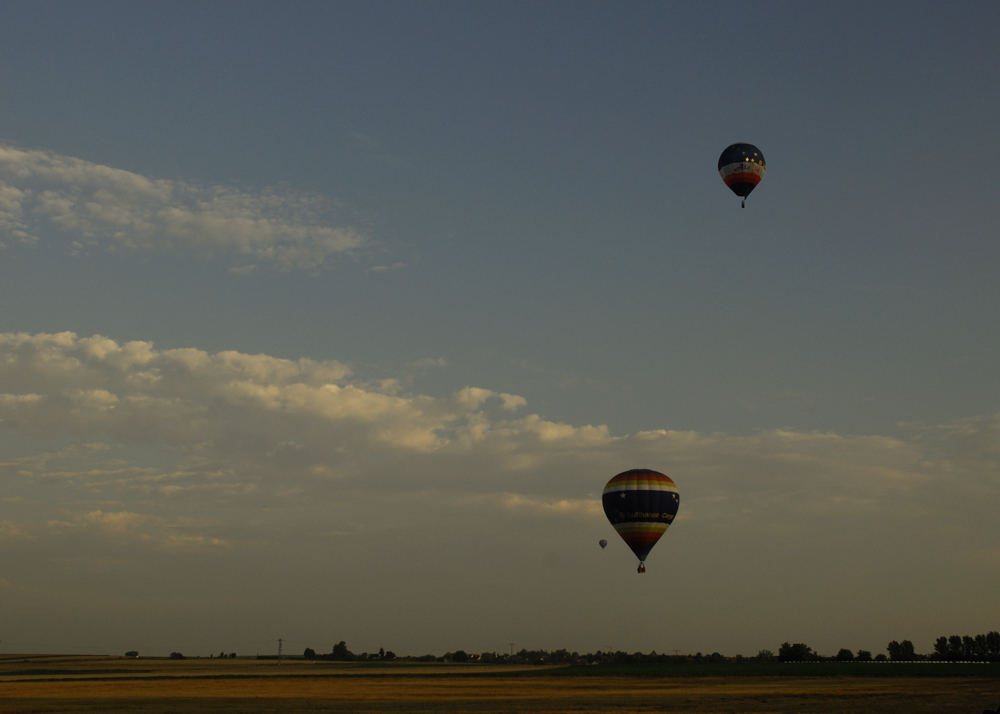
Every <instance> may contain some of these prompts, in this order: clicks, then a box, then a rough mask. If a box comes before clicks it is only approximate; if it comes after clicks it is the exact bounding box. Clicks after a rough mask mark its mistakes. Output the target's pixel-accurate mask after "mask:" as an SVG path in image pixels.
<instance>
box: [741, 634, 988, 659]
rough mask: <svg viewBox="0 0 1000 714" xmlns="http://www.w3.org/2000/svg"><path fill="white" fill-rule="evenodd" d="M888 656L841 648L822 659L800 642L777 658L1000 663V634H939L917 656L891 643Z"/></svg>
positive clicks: (907, 642) (909, 648) (783, 647)
mask: <svg viewBox="0 0 1000 714" xmlns="http://www.w3.org/2000/svg"><path fill="white" fill-rule="evenodd" d="M886 652H887V653H888V656H886V655H884V654H878V655H876V656H874V657H872V653H871V652H869V651H868V650H858V651H857V654H855V653H854V652H852V651H851V650H849V649H841V650H840V651H838V652H837V654H836V655H834V656H833V657H823V656H822V655H819V654H817V653H816V652H813V650H812V648H811V647H809V646H808V645H806V644H804V643H802V642H796V643H794V644H792V643H789V642H783V643H782V645H781V647H780V648H779V649H778V655H777V659H779V660H781V661H782V662H809V661H821V660H836V661H839V662H871V661H876V662H878V661H890V662H912V661H918V660H930V661H938V662H1000V632H996V631H993V632H988V633H986V634H983V635H950V636H945V635H942V636H940V637H938V638H937V639H936V640H935V641H934V651H933V652H930V653H928V654H920V653H918V652H917V651H916V649H915V648H914V646H913V643H912V642H911V641H910V640H903V641H902V642H899V641H897V640H893V641H892V642H890V643H889V644H888V645H887V646H886ZM768 656H770V657H772V658H773V657H774V654H773V653H772V652H769V651H768V650H761V652H759V653H758V659H766V658H767V657H768Z"/></svg>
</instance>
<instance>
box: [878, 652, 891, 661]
mask: <svg viewBox="0 0 1000 714" xmlns="http://www.w3.org/2000/svg"><path fill="white" fill-rule="evenodd" d="M875 661H876V662H888V661H889V658H888V657H886V656H885V655H884V654H882V653H881V652H880V653H879V654H877V655H875Z"/></svg>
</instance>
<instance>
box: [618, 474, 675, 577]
mask: <svg viewBox="0 0 1000 714" xmlns="http://www.w3.org/2000/svg"><path fill="white" fill-rule="evenodd" d="M601 501H602V503H603V504H604V513H605V515H607V517H608V520H609V521H610V522H611V525H612V526H614V528H615V530H616V531H618V535H620V536H621V537H622V540H624V541H625V543H626V544H627V545H628V547H629V548H631V549H632V552H633V553H635V557H637V558H638V559H639V572H640V573H645V572H646V564H645V560H646V556H648V555H649V551H650V550H652V548H653V546H654V545H656V541H658V540H659V539H660V536H661V535H663V533H664V532H665V531H666V530H667V527H668V526H669V525H670V524H671V523H673V521H674V516H675V515H676V514H677V507H678V506H679V505H680V496H679V494H678V493H677V485H676V484H675V483H674V482H673V479H671V478H670V477H669V476H667V475H666V474H661V473H660V472H659V471H652V470H651V469H631V470H630V471H623V472H621V473H620V474H618V475H617V476H613V477H612V478H611V480H610V481H608V483H607V485H605V486H604V494H603V495H602V496H601Z"/></svg>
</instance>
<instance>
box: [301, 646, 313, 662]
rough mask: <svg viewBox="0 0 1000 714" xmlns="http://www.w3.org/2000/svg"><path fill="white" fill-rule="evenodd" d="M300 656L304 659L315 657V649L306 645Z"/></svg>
mask: <svg viewBox="0 0 1000 714" xmlns="http://www.w3.org/2000/svg"><path fill="white" fill-rule="evenodd" d="M302 656H303V657H304V658H305V659H316V650H314V649H313V648H312V647H306V648H305V650H303V652H302Z"/></svg>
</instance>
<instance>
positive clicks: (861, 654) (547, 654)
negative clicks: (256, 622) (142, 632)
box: [125, 631, 1000, 664]
mask: <svg viewBox="0 0 1000 714" xmlns="http://www.w3.org/2000/svg"><path fill="white" fill-rule="evenodd" d="M125 656H126V657H138V656H139V653H138V652H137V651H135V650H130V651H129V652H126V653H125ZM213 656H215V655H213ZM218 656H219V657H236V653H235V652H231V653H229V654H226V653H225V652H220V653H219V655H218ZM170 657H171V658H173V659H183V658H184V655H182V654H181V653H179V652H171V653H170ZM258 657H259V658H261V659H273V658H274V655H269V656H260V655H258ZM302 658H303V659H309V660H329V661H334V662H370V661H382V662H392V661H395V660H405V661H409V662H456V663H464V662H480V663H486V664H635V663H648V662H676V663H683V662H708V663H711V662H777V661H780V662H831V661H836V662H912V661H921V660H924V661H939V662H970V661H971V662H1000V632H997V631H992V632H988V633H986V634H980V635H942V636H940V637H938V638H937V639H936V640H935V641H934V649H933V651H932V652H929V653H927V654H921V653H918V652H917V651H916V648H915V647H914V645H913V642H911V641H910V640H902V641H897V640H893V641H892V642H890V643H889V644H888V645H886V653H885V654H883V653H879V654H875V655H873V654H872V652H870V651H868V650H863V649H860V650H857V651H856V652H854V651H851V650H849V649H846V648H841V649H840V650H838V651H837V654H835V655H833V656H824V655H821V654H819V653H818V652H815V651H814V650H813V648H812V647H810V646H809V645H807V644H805V643H803V642H795V643H791V642H783V643H781V646H780V647H779V648H778V652H777V654H775V652H774V651H773V650H768V649H763V650H760V651H759V652H757V654H756V655H754V656H749V657H744V656H743V655H736V656H735V657H727V656H725V655H722V654H719V653H718V652H712V653H711V654H702V653H701V652H698V653H695V654H679V653H676V652H675V653H674V654H665V653H657V652H656V651H655V650H654V651H652V652H649V653H642V652H623V651H620V650H619V651H611V650H609V651H602V650H598V651H597V652H586V653H580V652H570V651H568V650H565V649H558V650H528V649H521V650H519V651H518V652H514V651H513V648H512V649H511V651H510V652H509V653H506V652H502V653H500V652H481V653H478V654H475V653H470V652H466V651H465V650H455V651H454V652H446V653H445V654H443V655H432V654H426V655H418V656H413V655H408V656H404V657H400V656H397V655H396V653H395V652H393V651H392V650H386V649H384V648H379V651H378V652H372V653H369V652H361V653H358V654H355V653H354V652H352V651H351V650H350V648H349V647H348V646H347V643H346V642H345V641H344V640H341V641H340V642H338V643H336V644H335V645H333V647H332V648H330V651H329V652H327V653H318V652H316V650H314V649H313V648H311V647H306V648H305V651H304V652H303V653H302Z"/></svg>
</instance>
